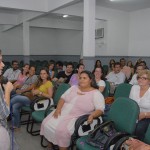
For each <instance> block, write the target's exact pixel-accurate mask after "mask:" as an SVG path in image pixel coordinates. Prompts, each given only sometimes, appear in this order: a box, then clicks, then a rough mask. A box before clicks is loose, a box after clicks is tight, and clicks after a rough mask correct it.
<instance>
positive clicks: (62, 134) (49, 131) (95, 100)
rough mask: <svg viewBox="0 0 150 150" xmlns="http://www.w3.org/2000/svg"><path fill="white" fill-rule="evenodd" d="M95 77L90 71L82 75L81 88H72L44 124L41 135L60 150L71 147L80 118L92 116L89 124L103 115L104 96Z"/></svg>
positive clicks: (63, 96) (50, 144) (89, 118)
mask: <svg viewBox="0 0 150 150" xmlns="http://www.w3.org/2000/svg"><path fill="white" fill-rule="evenodd" d="M97 89H98V87H97V84H96V81H95V79H94V75H93V74H92V73H91V72H89V71H83V72H81V74H80V78H79V86H72V87H71V88H69V89H68V90H67V91H66V92H65V93H64V94H63V95H62V96H61V98H60V100H59V103H58V105H57V108H56V109H55V110H54V111H53V112H52V113H50V114H49V115H48V116H47V117H46V118H45V119H44V121H43V122H42V125H41V132H40V134H41V135H44V137H45V138H46V139H47V140H48V141H49V142H50V143H49V145H48V148H49V150H50V149H52V143H53V144H55V145H58V146H59V149H60V150H67V149H68V147H69V145H70V139H71V135H72V134H73V132H74V124H75V121H76V120H77V118H78V117H80V116H82V115H85V114H90V115H89V117H88V120H87V121H88V123H92V121H93V119H94V118H96V117H99V116H100V115H102V114H103V111H104V107H105V103H104V97H103V95H102V94H101V93H100V92H99V91H98V90H97Z"/></svg>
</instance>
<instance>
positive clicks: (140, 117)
mask: <svg viewBox="0 0 150 150" xmlns="http://www.w3.org/2000/svg"><path fill="white" fill-rule="evenodd" d="M144 118H145V113H144V112H141V113H140V114H139V120H142V119H144Z"/></svg>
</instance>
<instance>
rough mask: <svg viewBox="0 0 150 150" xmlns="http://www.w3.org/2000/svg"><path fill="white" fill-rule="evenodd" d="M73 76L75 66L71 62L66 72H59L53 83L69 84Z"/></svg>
mask: <svg viewBox="0 0 150 150" xmlns="http://www.w3.org/2000/svg"><path fill="white" fill-rule="evenodd" d="M72 74H73V64H72V63H71V62H69V63H68V64H67V65H66V70H65V71H61V72H59V73H58V75H57V76H56V77H55V78H54V79H53V81H54V82H57V83H58V84H60V83H63V82H64V83H69V81H70V78H71V76H72Z"/></svg>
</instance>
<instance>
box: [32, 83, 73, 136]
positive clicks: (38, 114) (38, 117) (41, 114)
mask: <svg viewBox="0 0 150 150" xmlns="http://www.w3.org/2000/svg"><path fill="white" fill-rule="evenodd" d="M69 87H70V85H69V84H66V83H62V84H61V85H59V87H58V88H57V90H56V92H55V94H54V98H53V101H54V105H51V106H50V107H48V108H47V109H46V110H41V111H33V112H32V115H31V116H32V123H31V128H30V133H31V134H32V135H33V136H36V135H39V131H40V130H37V131H33V127H34V123H41V122H42V121H43V119H44V118H45V117H46V115H47V113H50V112H51V111H52V110H53V109H54V107H56V106H57V103H58V101H59V99H60V97H61V95H62V94H63V93H64V92H65V91H66V90H67V89H68V88H69ZM51 108H53V109H51ZM49 109H50V110H49Z"/></svg>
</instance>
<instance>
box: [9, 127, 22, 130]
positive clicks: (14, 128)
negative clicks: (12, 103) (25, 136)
mask: <svg viewBox="0 0 150 150" xmlns="http://www.w3.org/2000/svg"><path fill="white" fill-rule="evenodd" d="M10 130H12V131H20V128H17V127H10Z"/></svg>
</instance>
